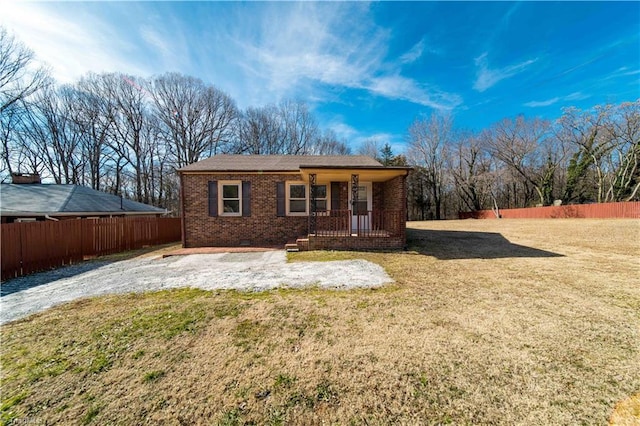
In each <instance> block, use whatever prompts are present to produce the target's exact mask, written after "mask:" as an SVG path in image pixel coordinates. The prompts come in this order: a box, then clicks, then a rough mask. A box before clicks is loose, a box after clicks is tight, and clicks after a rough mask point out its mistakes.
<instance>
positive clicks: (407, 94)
mask: <svg viewBox="0 0 640 426" xmlns="http://www.w3.org/2000/svg"><path fill="white" fill-rule="evenodd" d="M364 87H365V88H366V89H367V90H369V91H371V92H373V93H375V94H377V95H380V96H384V97H386V98H389V99H399V100H405V101H409V102H413V103H415V104H419V105H423V106H426V107H430V108H434V109H440V110H450V109H453V108H455V107H456V106H458V105H460V104H461V103H462V98H461V97H460V96H459V95H456V94H452V93H447V92H442V91H440V90H438V89H434V88H429V87H424V86H422V85H420V84H418V83H417V82H416V81H415V80H412V79H409V78H406V77H403V76H400V75H388V76H384V77H377V78H373V79H371V80H370V81H368V82H365V84H364Z"/></svg>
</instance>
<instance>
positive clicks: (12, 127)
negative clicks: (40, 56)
mask: <svg viewBox="0 0 640 426" xmlns="http://www.w3.org/2000/svg"><path fill="white" fill-rule="evenodd" d="M49 82H50V80H49V78H48V74H47V71H46V70H45V69H44V68H43V67H39V66H37V64H36V63H35V60H34V55H33V52H32V51H31V50H29V49H28V48H27V47H26V46H24V45H23V44H22V43H21V42H19V41H18V40H16V38H15V37H14V36H13V35H10V34H9V33H8V32H7V30H6V29H5V28H4V27H1V26H0V143H1V144H2V157H1V158H2V163H3V167H2V169H3V170H7V172H8V173H9V174H11V173H13V172H14V171H16V170H14V167H15V166H20V165H23V164H24V161H23V160H24V159H25V158H26V157H25V153H28V150H27V149H25V148H24V147H23V146H21V144H20V142H19V140H20V137H19V135H17V134H16V132H17V131H18V129H19V128H20V127H21V125H22V121H23V118H24V117H23V116H24V114H25V113H26V112H27V110H28V104H27V103H26V102H25V101H26V99H27V98H28V97H29V96H31V95H32V94H34V93H36V92H37V91H38V90H40V89H41V88H43V87H45V86H46V85H47V84H49ZM27 157H28V155H27ZM33 166H34V164H31V166H30V168H29V170H31V171H32V172H35V171H36V170H33ZM17 170H19V167H18V169H17Z"/></svg>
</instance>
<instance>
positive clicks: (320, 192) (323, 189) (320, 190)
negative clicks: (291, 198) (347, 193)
mask: <svg viewBox="0 0 640 426" xmlns="http://www.w3.org/2000/svg"><path fill="white" fill-rule="evenodd" d="M316 198H327V185H316Z"/></svg>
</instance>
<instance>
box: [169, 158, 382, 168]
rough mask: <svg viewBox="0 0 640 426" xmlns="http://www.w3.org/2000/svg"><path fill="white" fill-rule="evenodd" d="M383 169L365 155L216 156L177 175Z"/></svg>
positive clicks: (194, 164)
mask: <svg viewBox="0 0 640 426" xmlns="http://www.w3.org/2000/svg"><path fill="white" fill-rule="evenodd" d="M324 167H336V168H346V167H353V168H384V166H383V165H382V164H380V163H379V162H377V161H376V160H374V159H373V158H371V157H367V156H366V155H226V154H221V155H215V156H213V157H210V158H207V159H206V160H202V161H198V162H197V163H193V164H190V165H188V166H186V167H183V168H181V169H179V170H178V171H179V172H256V171H262V172H296V171H299V170H300V169H301V168H324Z"/></svg>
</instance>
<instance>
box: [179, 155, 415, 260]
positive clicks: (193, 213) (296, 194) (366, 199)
mask: <svg viewBox="0 0 640 426" xmlns="http://www.w3.org/2000/svg"><path fill="white" fill-rule="evenodd" d="M410 169H411V168H410V167H385V166H383V165H382V164H380V163H379V162H377V161H376V160H374V159H373V158H370V157H366V156H320V155H298V156H293V155H216V156H214V157H211V158H208V159H206V160H202V161H199V162H197V163H194V164H191V165H189V166H186V167H183V168H182V169H180V170H178V173H179V175H180V185H181V203H182V244H183V246H184V247H206V246H276V245H284V244H287V243H288V244H287V247H288V248H291V249H296V248H298V249H301V250H306V249H310V250H314V249H398V248H403V247H404V246H405V227H406V223H405V220H406V176H407V174H408V173H409V170H410ZM294 241H295V243H294Z"/></svg>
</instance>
